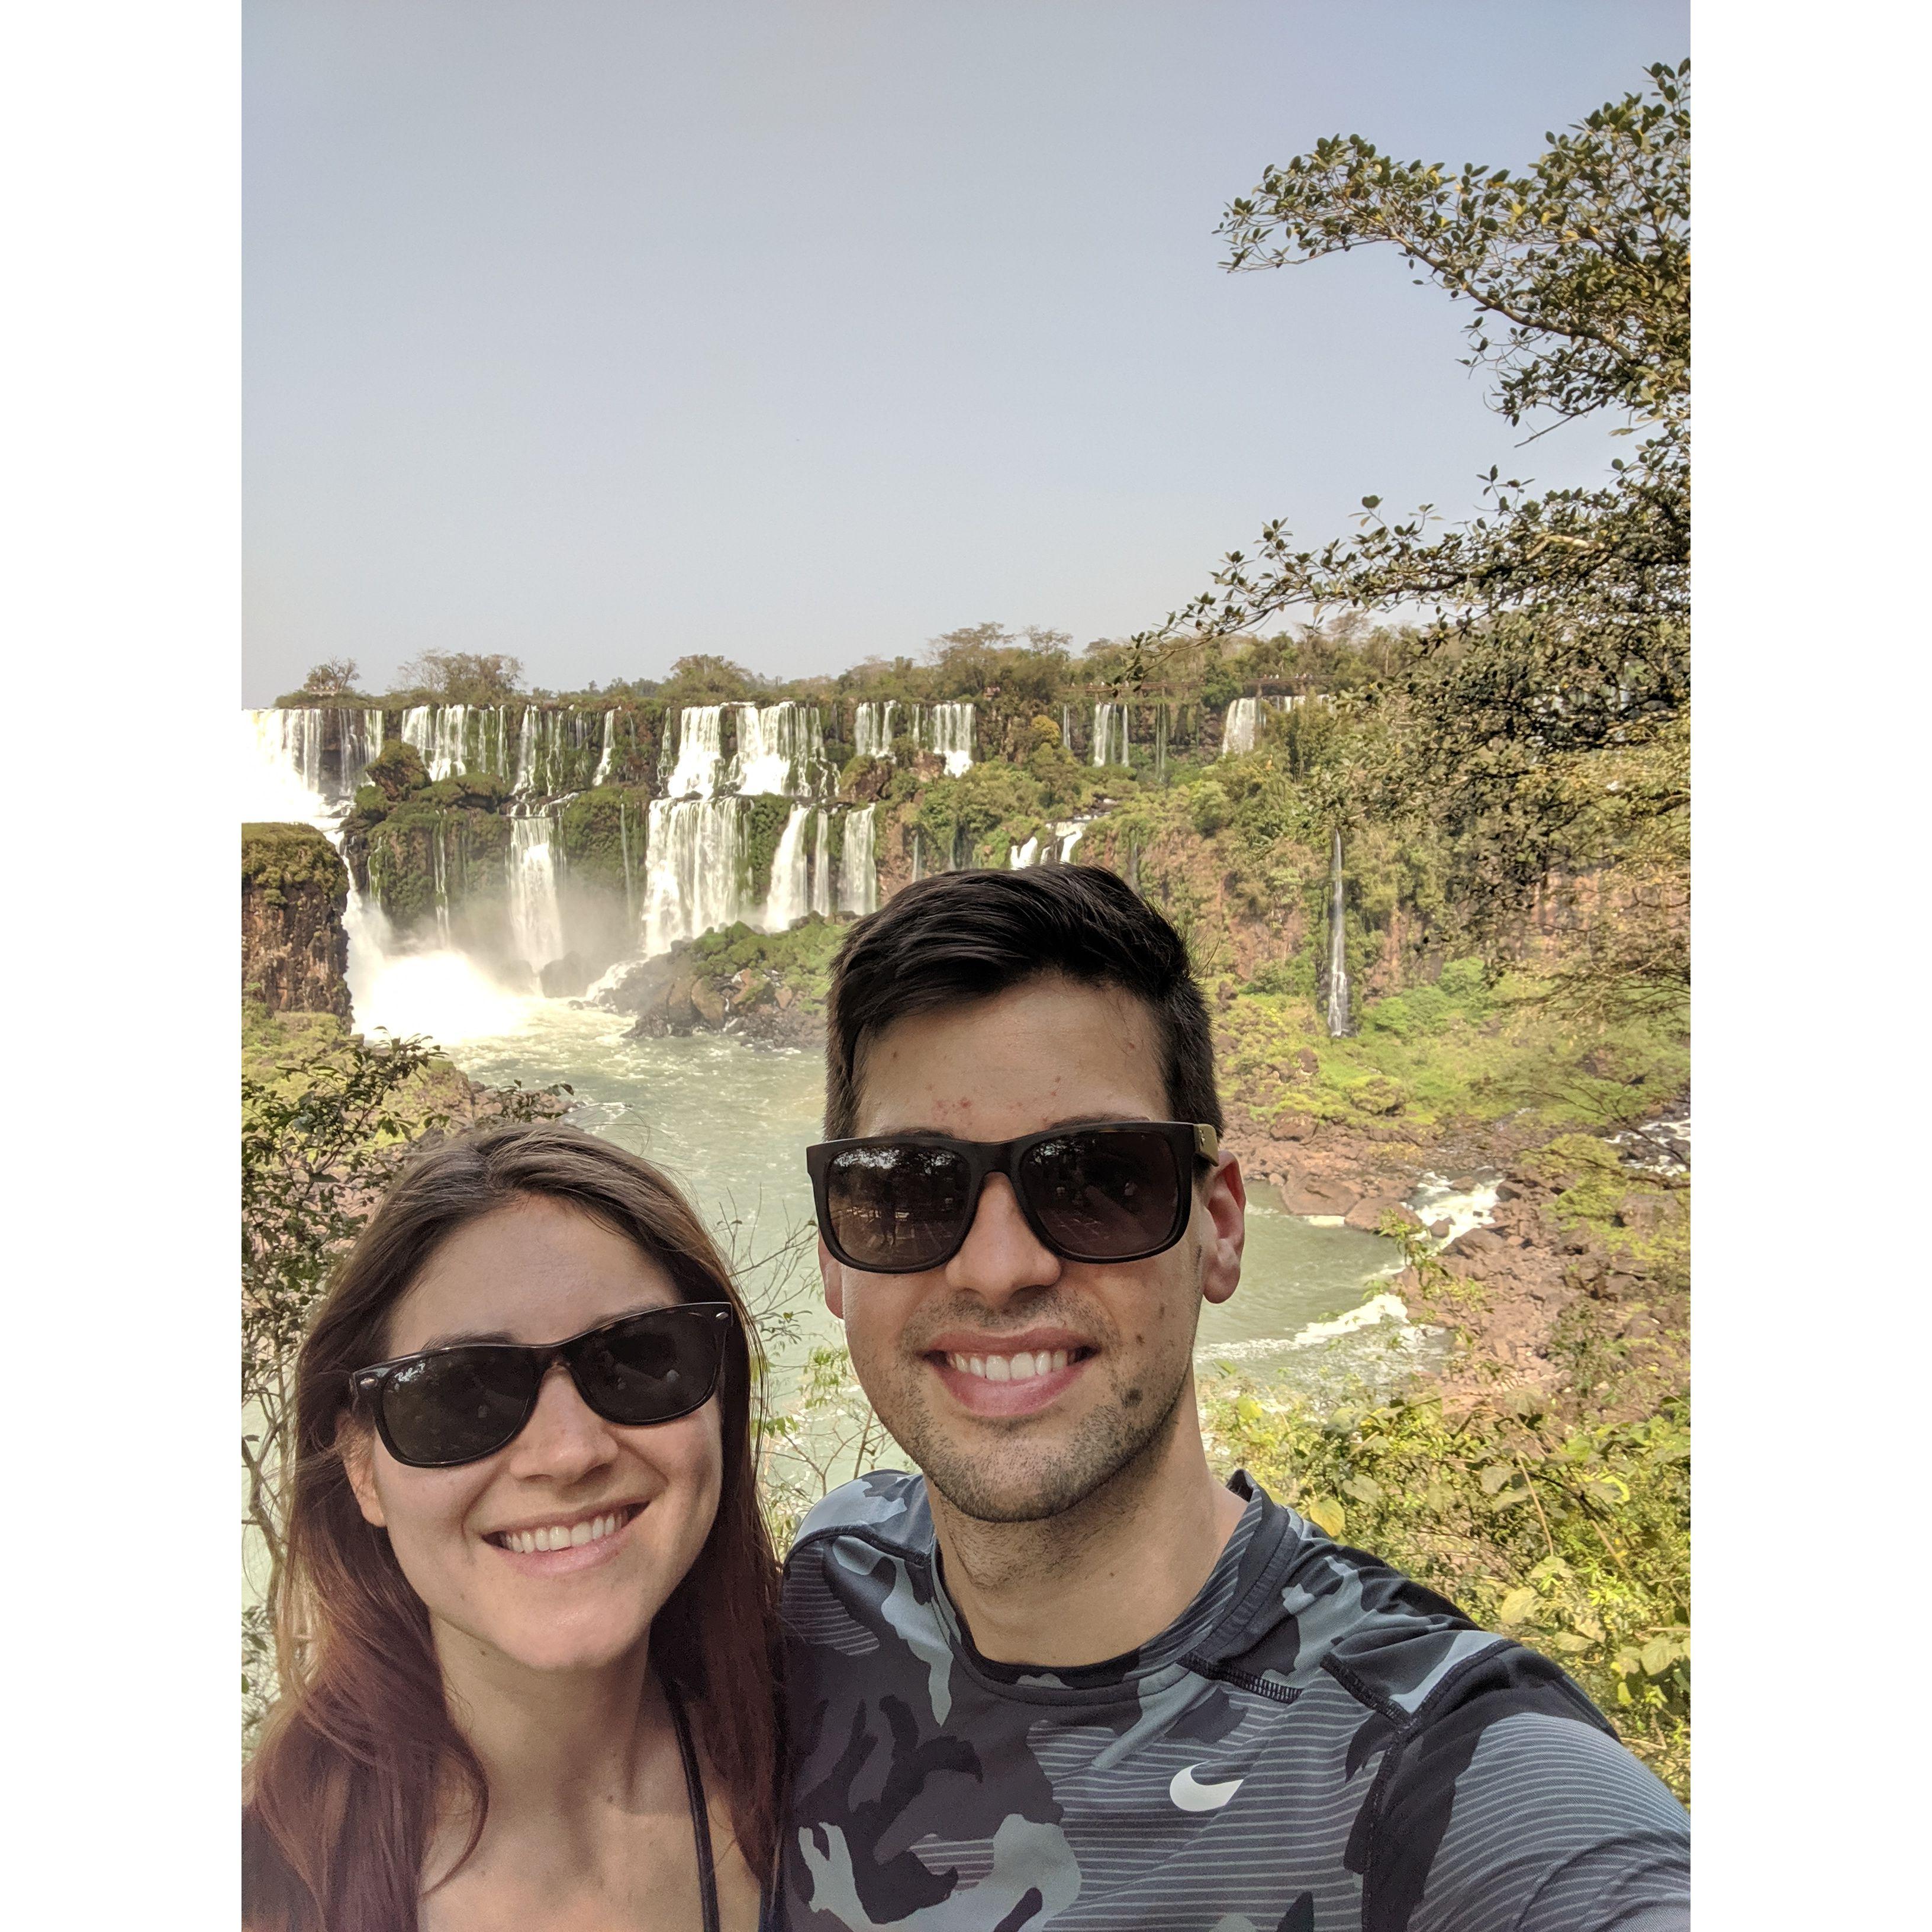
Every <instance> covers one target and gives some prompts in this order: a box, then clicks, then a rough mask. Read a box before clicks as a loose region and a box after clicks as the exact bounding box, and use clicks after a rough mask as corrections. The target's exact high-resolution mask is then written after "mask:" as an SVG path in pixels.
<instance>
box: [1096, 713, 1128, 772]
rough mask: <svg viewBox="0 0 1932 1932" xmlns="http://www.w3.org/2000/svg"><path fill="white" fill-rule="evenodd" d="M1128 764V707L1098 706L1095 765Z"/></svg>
mask: <svg viewBox="0 0 1932 1932" xmlns="http://www.w3.org/2000/svg"><path fill="white" fill-rule="evenodd" d="M1094 763H1095V764H1097V765H1124V764H1125V763H1127V706H1125V705H1124V704H1108V703H1097V704H1096V705H1095V706H1094Z"/></svg>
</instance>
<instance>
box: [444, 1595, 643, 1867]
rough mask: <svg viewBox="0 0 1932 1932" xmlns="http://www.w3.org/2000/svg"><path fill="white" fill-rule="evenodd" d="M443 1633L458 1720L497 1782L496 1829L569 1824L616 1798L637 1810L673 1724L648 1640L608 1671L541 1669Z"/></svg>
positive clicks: (447, 1688)
mask: <svg viewBox="0 0 1932 1932" xmlns="http://www.w3.org/2000/svg"><path fill="white" fill-rule="evenodd" d="M435 1634H436V1649H437V1659H438V1661H439V1662H440V1664H442V1666H443V1691H444V1694H445V1696H446V1698H447V1699H448V1700H449V1712H450V1716H451V1718H452V1721H454V1722H455V1724H456V1727H457V1728H458V1730H460V1731H461V1732H462V1733H463V1736H464V1737H465V1739H467V1740H468V1742H469V1747H470V1748H471V1749H472V1751H475V1754H476V1756H477V1758H478V1761H479V1762H480V1763H481V1765H482V1767H483V1772H484V1777H485V1778H487V1780H488V1781H489V1790H490V1830H491V1832H492V1834H493V1835H494V1833H495V1832H496V1829H497V1828H498V1827H499V1825H500V1826H502V1827H505V1828H507V1829H514V1828H515V1826H517V1824H518V1823H520V1821H521V1820H523V1819H524V1818H528V1817H541V1818H543V1819H544V1820H547V1821H550V1826H551V1828H552V1829H555V1827H556V1825H558V1824H563V1825H564V1826H565V1828H566V1829H567V1828H568V1822H569V1821H570V1820H571V1819H573V1818H585V1819H587V1818H589V1817H591V1816H592V1815H593V1814H595V1812H596V1811H598V1809H599V1808H602V1807H606V1806H608V1805H610V1804H612V1803H613V1802H615V1803H616V1804H618V1805H620V1806H622V1808H625V1809H627V1810H628V1809H629V1808H631V1804H632V1802H633V1801H634V1799H635V1798H636V1796H637V1787H638V1784H639V1781H640V1777H641V1776H643V1775H644V1773H645V1772H646V1767H647V1766H649V1763H651V1761H652V1760H653V1759H654V1757H655V1756H656V1755H657V1754H658V1748H659V1747H660V1746H661V1744H662V1743H663V1742H664V1740H665V1739H667V1737H668V1736H670V1729H671V1726H670V1710H669V1708H668V1706H667V1704H666V1703H665V1701H664V1691H663V1689H662V1687H661V1685H659V1684H658V1681H657V1677H656V1674H655V1673H654V1672H653V1671H652V1669H651V1667H650V1657H649V1644H648V1642H646V1643H640V1645H638V1646H637V1648H636V1649H635V1650H634V1651H632V1652H627V1653H626V1654H625V1655H624V1656H623V1657H622V1658H619V1659H617V1660H616V1661H614V1662H613V1663H612V1664H608V1665H606V1666H604V1667H601V1668H600V1669H597V1670H581V1671H568V1672H560V1671H538V1670H527V1669H525V1668H524V1667H522V1666H520V1665H518V1664H515V1663H514V1662H512V1661H511V1660H510V1659H508V1658H505V1657H504V1656H503V1655H502V1653H501V1652H498V1651H495V1650H493V1649H490V1647H489V1646H486V1645H483V1644H480V1643H478V1642H477V1641H476V1640H475V1638H474V1637H469V1636H467V1635H466V1634H464V1633H463V1632H461V1631H456V1630H453V1629H451V1628H449V1627H447V1626H443V1625H439V1626H437V1629H436V1633H435ZM464 1835H465V1836H466V1835H467V1832H466V1831H465V1834H464Z"/></svg>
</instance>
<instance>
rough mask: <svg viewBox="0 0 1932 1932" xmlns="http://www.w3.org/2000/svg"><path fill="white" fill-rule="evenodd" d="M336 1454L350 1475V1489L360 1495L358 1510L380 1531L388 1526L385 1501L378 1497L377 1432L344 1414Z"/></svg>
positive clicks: (357, 1503)
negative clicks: (384, 1506) (384, 1510)
mask: <svg viewBox="0 0 1932 1932" xmlns="http://www.w3.org/2000/svg"><path fill="white" fill-rule="evenodd" d="M335 1453H336V1454H338V1456H340V1457H341V1458H342V1466H343V1468H344V1470H346V1471H347V1472H348V1476H349V1487H350V1488H351V1489H352V1490H354V1491H355V1493H356V1507H357V1508H359V1509H360V1510H361V1511H362V1520H363V1521H364V1522H365V1523H374V1525H375V1526H376V1527H377V1529H386V1528H387V1527H388V1526H389V1518H388V1517H386V1516H385V1515H384V1514H383V1499H382V1498H381V1497H380V1496H378V1495H377V1493H376V1433H375V1431H374V1430H372V1429H371V1428H370V1427H369V1426H368V1424H366V1423H362V1422H359V1421H357V1420H356V1418H355V1417H354V1416H353V1415H344V1416H342V1417H341V1419H340V1420H339V1421H338V1422H337V1424H336V1425H335Z"/></svg>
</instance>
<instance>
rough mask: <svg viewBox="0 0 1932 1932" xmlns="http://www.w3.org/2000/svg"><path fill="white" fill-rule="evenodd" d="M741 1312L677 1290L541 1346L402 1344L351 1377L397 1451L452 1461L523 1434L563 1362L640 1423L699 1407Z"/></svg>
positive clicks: (582, 1389) (590, 1398) (439, 1463)
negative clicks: (409, 1348) (658, 1303)
mask: <svg viewBox="0 0 1932 1932" xmlns="http://www.w3.org/2000/svg"><path fill="white" fill-rule="evenodd" d="M735 1320H736V1318H735V1317H734V1316H733V1313H732V1312H731V1307H730V1304H729V1303H728V1302H724V1301H686V1302H680V1303H679V1304H677V1305H676V1306H675V1307H670V1308H652V1309H649V1310H646V1312H645V1313H643V1314H641V1315H626V1316H624V1317H622V1319H620V1320H619V1321H616V1322H604V1323H603V1324H602V1325H601V1326H599V1327H598V1328H587V1329H586V1330H585V1331H584V1332H583V1334H581V1335H573V1336H572V1337H571V1338H570V1340H568V1341H567V1342H547V1343H544V1344H543V1345H542V1346H540V1347H535V1348H526V1347H525V1346H522V1345H521V1344H520V1343H514V1342H459V1343H457V1344H456V1345H455V1346H453V1347H452V1348H448V1349H429V1350H428V1351H427V1352H425V1353H424V1354H422V1355H398V1357H397V1358H395V1361H389V1362H377V1363H374V1364H372V1365H371V1367H368V1368H366V1369H358V1370H356V1373H354V1374H353V1376H350V1388H351V1390H352V1391H353V1394H354V1395H355V1396H356V1398H357V1399H358V1400H360V1401H362V1402H364V1403H367V1404H368V1406H369V1407H370V1409H371V1410H372V1411H373V1412H374V1415H375V1418H376V1429H377V1433H378V1434H379V1435H380V1436H381V1437H382V1439H383V1447H384V1448H386V1449H387V1450H388V1451H389V1454H391V1455H392V1456H393V1457H395V1459H396V1460H397V1461H398V1463H408V1464H409V1465H410V1467H411V1468H412V1469H453V1468H455V1466H457V1465H458V1463H474V1462H476V1461H478V1460H479V1459H480V1458H481V1457H484V1456H493V1455H494V1454H496V1451H498V1450H499V1449H501V1448H505V1446H506V1445H508V1444H509V1443H511V1442H514V1441H515V1439H516V1438H517V1433H518V1432H519V1431H520V1430H521V1429H522V1428H523V1425H524V1424H525V1423H526V1422H528V1421H529V1419H530V1417H531V1415H532V1413H533V1412H535V1409H536V1406H537V1396H538V1391H540V1390H541V1388H542V1387H543V1381H544V1377H545V1376H547V1375H548V1374H549V1373H550V1367H551V1364H553V1363H556V1362H561V1363H562V1364H563V1365H564V1367H565V1368H566V1369H568V1370H569V1371H570V1379H571V1381H572V1382H574V1383H575V1384H576V1385H577V1394H579V1395H580V1396H581V1397H583V1400H584V1401H585V1402H586V1403H588V1404H589V1406H590V1407H591V1408H592V1409H595V1411H596V1412H597V1413H598V1415H601V1417H603V1418H604V1421H606V1422H615V1423H617V1424H621V1425H622V1427H625V1428H629V1429H634V1428H637V1427H640V1426H641V1425H642V1424H646V1423H652V1422H675V1421H676V1420H677V1418H679V1416H681V1415H690V1414H691V1412H692V1411H693V1410H694V1409H702V1408H703V1406H704V1405H705V1404H706V1403H707V1402H709V1400H711V1392H712V1390H713V1389H715V1388H716V1387H717V1386H718V1368H719V1367H720V1365H721V1363H722V1361H723V1360H724V1340H725V1337H727V1335H729V1334H730V1333H731V1331H732V1328H733V1323H734V1322H735Z"/></svg>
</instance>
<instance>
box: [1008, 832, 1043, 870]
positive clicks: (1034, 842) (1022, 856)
mask: <svg viewBox="0 0 1932 1932" xmlns="http://www.w3.org/2000/svg"><path fill="white" fill-rule="evenodd" d="M1039 863H1040V841H1039V840H1038V839H1037V838H1029V839H1028V841H1026V843H1025V844H1023V845H1016V846H1015V847H1013V849H1012V850H1010V852H1008V853H1007V866H1008V868H1010V870H1012V871H1016V872H1017V871H1019V869H1020V868H1022V866H1024V865H1038V864H1039Z"/></svg>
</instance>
